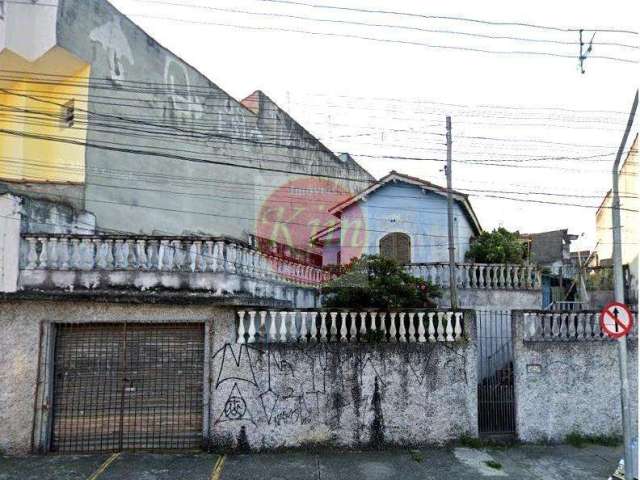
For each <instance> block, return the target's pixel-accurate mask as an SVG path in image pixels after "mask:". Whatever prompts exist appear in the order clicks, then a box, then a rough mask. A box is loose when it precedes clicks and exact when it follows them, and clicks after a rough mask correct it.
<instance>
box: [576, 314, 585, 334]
mask: <svg viewBox="0 0 640 480" xmlns="http://www.w3.org/2000/svg"><path fill="white" fill-rule="evenodd" d="M577 320H578V325H577V328H576V336H577V337H578V340H584V313H579V314H578V317H577Z"/></svg>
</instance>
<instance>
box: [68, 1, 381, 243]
mask: <svg viewBox="0 0 640 480" xmlns="http://www.w3.org/2000/svg"><path fill="white" fill-rule="evenodd" d="M57 42H58V45H59V46H60V47H62V48H64V49H66V50H68V51H69V52H72V53H73V54H74V55H76V56H77V57H78V58H80V59H82V60H83V61H85V62H87V63H89V64H90V65H91V80H90V83H91V86H90V91H89V107H88V109H89V111H91V112H92V115H91V117H92V119H93V121H92V123H91V125H89V127H88V136H87V142H88V143H89V146H87V149H86V186H85V207H84V208H85V209H86V210H88V211H91V212H94V213H95V214H96V217H97V226H98V227H99V228H107V229H115V230H121V231H126V232H132V233H144V234H193V233H201V234H209V235H227V236H231V237H235V238H240V239H246V234H247V233H255V232H256V229H257V223H258V221H259V218H258V217H259V214H260V211H261V207H262V206H263V204H264V203H265V202H267V201H268V199H269V197H270V195H271V194H272V193H273V192H274V191H275V190H276V189H277V188H279V187H282V186H286V185H287V184H288V182H290V181H291V180H292V179H294V178H298V177H305V176H307V175H327V176H329V177H331V178H329V179H327V181H329V182H333V183H337V184H339V185H341V187H342V189H343V190H346V191H347V192H354V191H357V190H360V189H361V188H364V187H366V186H368V185H369V183H370V182H371V181H372V180H373V178H372V177H371V176H370V175H369V174H368V173H367V172H366V171H364V170H363V169H362V168H361V167H359V166H358V165H357V164H356V163H355V162H353V161H352V160H348V161H345V160H341V159H339V158H338V157H337V156H335V155H333V154H332V153H331V152H330V151H329V150H328V149H327V148H326V147H325V146H324V145H322V144H321V143H320V142H319V141H318V140H317V139H315V138H314V137H313V136H312V135H311V134H309V133H308V132H306V131H305V130H304V129H303V128H302V127H301V126H300V125H299V124H297V123H296V122H295V121H294V120H293V119H292V118H291V117H289V116H288V115H287V114H286V113H285V112H283V111H282V110H281V109H279V108H278V107H277V105H275V104H274V103H273V102H272V101H271V100H270V99H269V98H268V97H266V95H263V94H261V93H258V94H256V95H253V96H251V100H250V102H249V103H247V105H248V107H246V106H244V105H243V104H241V103H240V102H238V101H236V100H235V99H233V98H232V97H230V96H229V95H228V94H227V93H226V92H224V91H223V90H222V89H221V88H220V87H218V86H217V85H215V84H213V83H212V82H211V81H210V80H208V79H207V78H206V77H205V76H204V75H202V74H201V73H200V72H198V71H197V70H196V69H195V68H193V67H192V66H190V65H188V64H187V63H186V62H184V61H183V60H182V59H180V58H179V57H178V56H176V55H175V54H173V53H171V52H170V51H168V50H167V49H165V48H163V47H162V46H161V45H159V44H158V43H157V42H156V41H155V40H154V39H152V38H151V37H149V36H148V35H147V34H146V33H145V32H144V31H143V30H142V29H141V28H139V27H138V26H137V25H135V24H134V23H133V22H132V21H131V20H129V19H128V18H127V17H125V16H124V15H122V14H121V13H120V12H119V11H117V10H116V9H115V8H114V7H113V6H112V5H111V4H109V3H108V2H107V1H106V0H63V1H61V3H60V7H59V9H58V23H57ZM219 48H224V47H222V46H220V45H218V46H215V48H212V57H211V58H212V60H213V61H214V63H215V59H216V58H215V51H216V50H217V49H219ZM231 67H232V66H229V65H222V64H220V65H218V68H231ZM249 107H250V108H249ZM100 145H102V146H105V145H106V146H108V147H109V148H107V149H105V148H100V147H99V146H100ZM243 167H245V168H243ZM288 172H294V173H293V174H291V173H288ZM312 178H315V177H312ZM319 181H320V180H319ZM307 187H309V186H307ZM285 188H286V187H285ZM329 190H337V188H329ZM342 196H343V195H342V194H341V198H342ZM334 203H337V200H336V201H335V202H334ZM316 206H317V205H314V204H310V205H309V207H310V208H312V207H316ZM327 209H328V207H327ZM327 209H323V210H322V211H323V212H325V211H326V210H327ZM293 213H294V212H292V213H291V215H293ZM327 216H328V214H327ZM283 220H284V221H285V222H290V219H289V218H284V219H283ZM287 226H289V225H288V224H287ZM274 240H279V241H282V238H274ZM305 241H307V242H308V237H307V238H306V239H305Z"/></svg>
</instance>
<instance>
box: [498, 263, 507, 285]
mask: <svg viewBox="0 0 640 480" xmlns="http://www.w3.org/2000/svg"><path fill="white" fill-rule="evenodd" d="M504 269H505V266H504V265H500V266H499V267H498V271H499V274H498V286H499V287H500V288H506V281H505V276H504Z"/></svg>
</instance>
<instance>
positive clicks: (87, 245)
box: [82, 238, 95, 270]
mask: <svg viewBox="0 0 640 480" xmlns="http://www.w3.org/2000/svg"><path fill="white" fill-rule="evenodd" d="M82 249H83V251H84V253H83V256H82V257H83V261H82V265H83V268H84V269H85V270H92V269H93V267H94V260H95V253H94V250H93V242H92V241H91V239H90V238H83V239H82Z"/></svg>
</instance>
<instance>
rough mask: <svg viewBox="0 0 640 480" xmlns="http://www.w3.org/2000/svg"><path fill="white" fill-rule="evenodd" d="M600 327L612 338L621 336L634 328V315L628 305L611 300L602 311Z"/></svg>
mask: <svg viewBox="0 0 640 480" xmlns="http://www.w3.org/2000/svg"><path fill="white" fill-rule="evenodd" d="M600 328H601V329H602V331H603V332H604V333H606V334H607V335H608V336H610V337H611V338H621V337H624V336H625V335H627V334H628V333H629V332H630V331H631V329H632V328H633V315H632V314H631V311H630V310H629V309H628V308H627V306H626V305H625V304H623V303H620V302H611V303H610V304H608V305H607V306H606V307H604V308H603V309H602V311H601V312H600Z"/></svg>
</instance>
